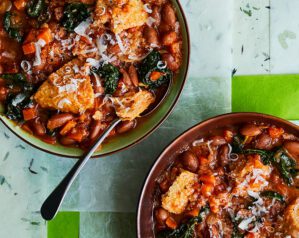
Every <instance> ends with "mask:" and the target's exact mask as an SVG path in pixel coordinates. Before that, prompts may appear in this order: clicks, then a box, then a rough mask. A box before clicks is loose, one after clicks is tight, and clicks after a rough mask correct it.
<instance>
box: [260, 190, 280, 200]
mask: <svg viewBox="0 0 299 238" xmlns="http://www.w3.org/2000/svg"><path fill="white" fill-rule="evenodd" d="M260 195H261V196H262V197H267V198H273V199H276V200H278V201H280V202H285V198H284V197H283V196H282V195H281V194H280V193H278V192H274V191H269V190H266V191H263V192H261V194H260Z"/></svg>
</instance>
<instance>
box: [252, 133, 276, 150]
mask: <svg viewBox="0 0 299 238" xmlns="http://www.w3.org/2000/svg"><path fill="white" fill-rule="evenodd" d="M271 144H272V138H271V137H270V136H269V135H268V134H261V135H259V136H258V137H257V139H256V141H255V147H256V148H257V149H260V150H269V149H271V147H272V145H271Z"/></svg>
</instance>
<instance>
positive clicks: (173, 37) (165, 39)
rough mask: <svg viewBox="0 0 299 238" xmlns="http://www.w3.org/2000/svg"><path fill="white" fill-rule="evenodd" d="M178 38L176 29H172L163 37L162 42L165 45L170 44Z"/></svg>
mask: <svg viewBox="0 0 299 238" xmlns="http://www.w3.org/2000/svg"><path fill="white" fill-rule="evenodd" d="M176 40H177V34H176V32H175V31H171V32H169V33H167V34H165V35H163V37H162V44H163V45H165V46H170V45H171V44H173V43H174V42H175V41H176Z"/></svg>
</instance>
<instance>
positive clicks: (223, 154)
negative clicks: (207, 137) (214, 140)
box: [218, 145, 229, 167]
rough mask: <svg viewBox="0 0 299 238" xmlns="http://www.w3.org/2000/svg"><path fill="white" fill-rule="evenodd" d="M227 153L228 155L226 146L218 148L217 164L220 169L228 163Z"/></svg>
mask: <svg viewBox="0 0 299 238" xmlns="http://www.w3.org/2000/svg"><path fill="white" fill-rule="evenodd" d="M228 153H229V147H228V145H222V146H221V147H220V148H219V152H218V156H219V163H220V165H221V166H222V167H224V166H226V165H227V164H228V162H229V158H228Z"/></svg>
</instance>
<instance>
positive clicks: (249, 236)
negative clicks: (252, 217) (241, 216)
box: [245, 232, 255, 238]
mask: <svg viewBox="0 0 299 238" xmlns="http://www.w3.org/2000/svg"><path fill="white" fill-rule="evenodd" d="M254 237H255V235H254V233H251V232H249V233H248V234H246V236H245V238H254Z"/></svg>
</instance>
